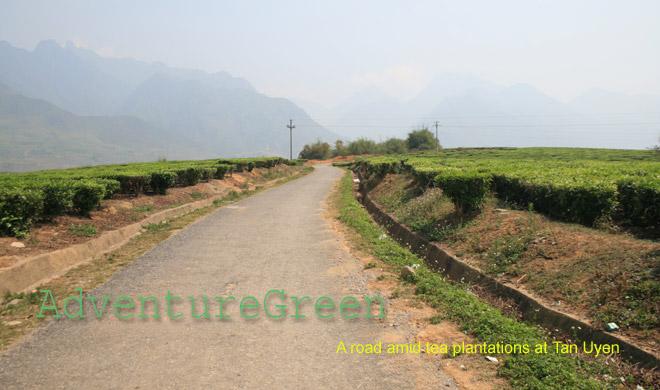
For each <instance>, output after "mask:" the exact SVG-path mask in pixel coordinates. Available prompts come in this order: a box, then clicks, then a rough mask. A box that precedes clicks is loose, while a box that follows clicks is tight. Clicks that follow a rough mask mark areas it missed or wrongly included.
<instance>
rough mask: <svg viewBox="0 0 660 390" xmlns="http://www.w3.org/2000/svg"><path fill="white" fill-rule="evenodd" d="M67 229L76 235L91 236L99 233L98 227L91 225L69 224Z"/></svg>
mask: <svg viewBox="0 0 660 390" xmlns="http://www.w3.org/2000/svg"><path fill="white" fill-rule="evenodd" d="M67 229H68V230H69V233H71V234H73V235H74V236H76V237H92V236H95V235H97V234H99V231H98V229H96V227H95V226H93V225H69V227H68V228H67Z"/></svg>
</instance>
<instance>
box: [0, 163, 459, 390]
mask: <svg viewBox="0 0 660 390" xmlns="http://www.w3.org/2000/svg"><path fill="white" fill-rule="evenodd" d="M316 168H317V169H316V170H315V172H313V173H312V174H310V175H307V176H305V177H303V178H301V179H298V180H295V181H292V182H290V183H287V184H285V185H282V186H280V187H277V188H274V189H271V190H268V191H265V192H263V193H260V194H258V195H255V196H253V197H250V198H248V199H245V200H243V201H240V202H238V203H234V204H233V205H230V206H227V207H224V208H221V209H219V210H217V211H216V212H214V213H213V214H211V215H209V216H207V217H205V218H203V219H201V220H200V221H198V222H196V223H194V224H192V225H191V226H189V227H188V228H186V229H184V230H182V231H179V232H177V233H176V234H174V235H173V236H172V237H170V238H169V239H168V240H166V241H164V242H162V243H161V244H159V245H158V246H156V247H155V248H153V249H152V250H151V251H149V252H147V253H146V254H144V255H143V256H142V257H140V258H139V259H138V260H136V261H135V262H134V263H133V264H131V265H129V266H127V267H124V268H123V269H121V270H120V271H119V272H118V273H116V274H115V275H114V276H113V277H112V278H111V279H110V280H109V281H108V282H107V283H105V284H104V285H102V286H101V287H99V288H98V289H96V290H93V291H90V292H89V293H87V294H85V295H84V299H83V312H84V314H85V315H86V318H73V319H71V318H67V317H63V318H60V319H49V320H47V321H46V323H45V324H44V325H43V326H41V327H40V328H38V329H36V330H35V331H34V332H33V333H32V334H31V335H29V336H27V337H25V338H24V339H23V340H22V341H21V342H19V343H17V344H16V345H14V346H13V347H11V348H9V349H8V350H6V351H5V352H4V353H3V354H2V356H1V357H0V388H2V389H32V388H41V389H55V388H61V389H94V388H99V389H197V388H217V389H228V388H274V389H297V388H300V389H318V388H328V389H343V388H353V389H363V388H364V389H376V388H378V389H382V388H431V387H432V388H448V389H449V388H456V385H455V382H454V381H453V380H452V379H451V378H449V377H448V376H447V375H446V374H445V373H444V372H443V371H442V370H440V369H439V368H438V364H437V363H433V362H431V361H429V360H428V359H424V358H423V357H422V356H417V357H402V356H401V355H396V354H386V353H384V352H385V351H383V353H382V354H344V353H339V354H338V353H336V351H337V348H338V345H339V343H340V342H343V343H345V345H346V346H347V348H349V349H350V344H352V343H362V344H374V343H377V342H379V341H385V342H386V341H387V339H388V338H387V332H388V331H390V327H391V326H392V324H391V321H392V320H391V317H390V313H389V312H388V309H389V308H388V300H387V298H386V297H384V298H385V305H384V306H385V314H386V315H387V318H385V319H377V318H365V317H364V316H365V315H366V314H367V311H366V309H365V305H366V302H365V301H364V300H363V298H362V297H363V296H365V295H366V296H372V295H377V292H371V291H369V290H367V288H366V282H367V279H368V276H369V275H365V274H364V273H363V272H362V265H361V263H360V262H359V260H358V259H356V258H354V257H353V256H352V255H351V254H349V253H348V252H347V251H346V250H345V249H344V246H343V245H342V239H341V238H340V237H339V236H338V235H337V234H336V233H335V232H334V231H333V230H332V229H331V228H330V223H329V222H328V221H327V220H326V219H324V217H323V215H324V213H325V209H324V202H325V198H326V197H327V195H328V194H329V193H330V191H331V189H332V186H333V183H334V182H335V181H336V180H337V179H339V178H340V177H341V175H342V171H341V170H339V169H338V168H334V167H331V166H327V165H319V166H317V167H316ZM270 290H283V293H284V299H282V297H280V295H279V293H277V294H275V293H272V294H271V295H270V296H269V299H268V304H267V308H268V311H269V312H270V313H271V314H272V315H274V316H277V315H278V314H280V312H283V313H284V316H282V317H281V318H271V317H268V316H267V313H266V310H265V308H264V306H263V302H264V297H265V296H266V294H267V293H268V292H269V291H270ZM168 291H169V293H170V295H171V296H177V297H181V299H178V300H177V299H171V300H170V301H169V302H170V313H169V314H168V309H167V302H168V300H167V299H166V295H167V294H168ZM89 296H92V297H96V298H97V299H96V301H95V302H96V304H97V306H96V309H97V310H100V307H101V306H102V299H101V297H110V298H109V300H108V301H107V304H106V307H105V309H104V311H103V312H102V315H101V318H97V316H96V314H95V309H94V307H92V304H91V301H90V300H89V298H88V297H89ZM121 296H125V297H129V298H131V299H132V301H133V304H134V305H135V307H134V308H130V307H128V308H118V309H117V313H119V314H122V315H129V314H133V315H132V317H130V318H125V319H120V318H118V316H117V315H116V313H115V306H114V305H115V301H116V300H117V298H119V297H121ZM148 296H154V297H156V300H157V304H158V314H159V315H160V318H152V317H151V316H152V315H153V313H154V306H153V300H146V301H145V302H147V304H146V305H145V317H142V318H140V317H139V316H140V314H141V301H140V300H139V299H138V297H148ZM228 296H233V297H235V301H231V300H227V299H228V298H226V299H225V300H226V303H224V304H223V315H229V316H230V317H228V318H218V317H216V316H217V315H219V314H220V301H219V300H218V299H216V297H223V298H224V297H228ZM248 296H252V297H255V298H256V300H257V302H258V305H259V307H258V308H247V307H246V308H244V313H243V314H242V313H241V310H240V308H239V305H240V301H241V300H242V299H243V298H245V297H248ZM305 296H308V297H310V299H309V300H302V301H301V303H300V305H299V313H298V314H299V315H305V317H304V318H292V315H295V314H296V309H295V300H294V299H292V298H291V297H299V298H300V299H302V297H305ZM323 296H326V297H330V298H332V300H333V301H334V303H335V307H334V309H333V308H322V309H320V310H319V313H321V314H324V315H329V314H331V313H334V316H333V317H330V318H320V317H319V316H318V315H317V314H316V312H315V308H314V305H315V303H316V300H317V299H318V298H320V297H323ZM346 296H354V297H356V298H358V302H359V304H360V308H359V309H357V310H356V309H346V310H345V311H344V312H345V314H347V315H350V314H359V315H358V317H356V318H346V317H344V316H342V314H341V312H340V309H339V307H338V306H339V304H340V302H341V300H342V298H343V297H346ZM188 297H193V298H194V304H195V312H196V314H197V315H202V314H203V312H204V300H203V297H207V309H208V310H207V314H208V315H209V316H210V318H193V316H192V313H191V301H190V299H189V298H188ZM59 303H60V302H58V305H59ZM119 303H120V304H121V303H124V304H126V303H128V301H127V300H122V301H120V302H119ZM254 303H255V302H254V301H252V300H250V299H247V300H246V301H244V304H245V305H247V304H254ZM321 303H326V304H327V303H329V301H328V300H324V301H321ZM346 303H353V302H352V301H350V300H349V301H346ZM277 305H286V307H285V308H281V307H277ZM378 310H379V308H378V305H375V304H374V305H373V306H372V310H371V311H372V312H373V313H374V314H378ZM68 312H69V313H72V314H74V313H77V312H78V303H77V301H75V300H71V301H70V302H69V305H68ZM48 314H49V315H52V314H53V312H52V311H50V312H48ZM179 314H181V316H180V317H178V318H172V316H175V315H179ZM255 314H257V316H255V317H254V318H247V316H253V315H255ZM385 342H384V345H385Z"/></svg>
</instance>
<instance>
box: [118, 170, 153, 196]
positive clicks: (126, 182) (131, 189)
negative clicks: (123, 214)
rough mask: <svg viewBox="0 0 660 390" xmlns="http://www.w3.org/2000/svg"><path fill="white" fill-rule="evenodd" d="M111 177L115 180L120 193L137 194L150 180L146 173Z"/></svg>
mask: <svg viewBox="0 0 660 390" xmlns="http://www.w3.org/2000/svg"><path fill="white" fill-rule="evenodd" d="M111 179H114V180H117V181H118V182H119V186H120V192H121V193H122V194H129V195H133V196H138V195H140V193H142V192H143V191H144V187H146V186H147V185H148V184H149V181H150V180H151V177H150V176H147V175H128V174H127V175H116V176H113V177H111Z"/></svg>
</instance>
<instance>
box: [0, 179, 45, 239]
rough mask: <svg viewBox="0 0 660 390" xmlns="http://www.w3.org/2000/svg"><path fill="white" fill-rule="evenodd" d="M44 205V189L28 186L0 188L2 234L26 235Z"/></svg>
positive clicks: (0, 228)
mask: <svg viewBox="0 0 660 390" xmlns="http://www.w3.org/2000/svg"><path fill="white" fill-rule="evenodd" d="M43 207H44V194H43V192H42V191H38V190H34V189H28V188H22V189H21V188H6V189H0V235H3V236H16V237H24V236H26V235H27V233H28V231H29V228H30V225H31V224H32V222H33V221H34V220H35V219H36V218H37V217H39V216H40V215H41V213H42V212H43Z"/></svg>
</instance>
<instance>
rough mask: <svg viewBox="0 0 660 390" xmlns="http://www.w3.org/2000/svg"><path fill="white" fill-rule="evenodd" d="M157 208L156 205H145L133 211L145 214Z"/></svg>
mask: <svg viewBox="0 0 660 390" xmlns="http://www.w3.org/2000/svg"><path fill="white" fill-rule="evenodd" d="M155 208H156V207H155V206H154V205H152V204H148V205H144V206H138V207H136V208H134V209H133V210H134V211H137V212H138V213H144V212H150V211H154V209H155Z"/></svg>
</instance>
